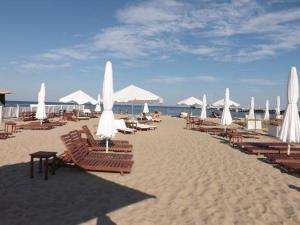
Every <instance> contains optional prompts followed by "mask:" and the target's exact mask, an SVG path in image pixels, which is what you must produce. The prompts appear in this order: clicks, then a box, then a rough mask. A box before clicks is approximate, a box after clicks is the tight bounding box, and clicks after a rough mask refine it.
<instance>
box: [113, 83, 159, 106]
mask: <svg viewBox="0 0 300 225" xmlns="http://www.w3.org/2000/svg"><path fill="white" fill-rule="evenodd" d="M114 101H115V102H122V103H137V104H138V103H145V102H148V103H162V102H163V99H162V98H160V97H159V96H158V95H155V94H153V93H152V92H150V91H146V90H144V89H142V88H139V87H136V86H134V85H129V86H128V87H126V88H124V89H122V90H119V91H117V92H116V93H115V94H114Z"/></svg>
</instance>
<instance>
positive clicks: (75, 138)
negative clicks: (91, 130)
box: [64, 130, 133, 160]
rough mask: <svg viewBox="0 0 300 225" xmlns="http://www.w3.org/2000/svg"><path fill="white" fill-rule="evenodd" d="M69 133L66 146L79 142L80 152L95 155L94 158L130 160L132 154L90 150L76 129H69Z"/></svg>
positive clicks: (90, 155)
mask: <svg viewBox="0 0 300 225" xmlns="http://www.w3.org/2000/svg"><path fill="white" fill-rule="evenodd" d="M68 135H70V137H69V140H70V141H69V142H68V143H64V144H65V146H66V148H68V147H70V146H71V147H72V146H73V145H76V144H77V143H79V145H80V146H81V150H82V152H83V153H84V154H85V155H86V156H89V157H95V158H106V159H118V160H131V159H132V157H133V155H132V154H123V153H103V152H99V151H94V150H90V149H89V148H88V146H87V145H86V143H85V142H84V140H82V138H81V135H80V132H78V131H77V130H74V131H70V132H69V133H68Z"/></svg>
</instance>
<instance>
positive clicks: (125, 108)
mask: <svg viewBox="0 0 300 225" xmlns="http://www.w3.org/2000/svg"><path fill="white" fill-rule="evenodd" d="M30 104H37V102H31V101H6V105H5V106H7V107H10V106H16V105H19V106H21V107H22V106H23V107H29V106H30ZM46 105H70V103H68V104H64V103H61V102H46ZM84 107H85V108H88V109H91V110H93V109H94V108H95V106H94V105H91V104H85V105H84ZM101 107H102V109H103V106H102V105H101ZM148 107H149V111H150V113H151V112H155V111H157V112H160V113H161V114H162V115H170V116H177V115H179V114H180V113H181V112H186V113H192V115H193V116H200V115H201V108H191V107H184V106H164V105H148ZM143 108H144V105H138V104H134V105H129V104H114V107H113V112H114V113H117V114H126V113H128V114H132V113H133V114H134V115H139V114H141V113H142V111H143ZM213 111H216V112H218V113H220V114H221V113H222V112H221V110H217V109H207V116H210V115H211V114H212V112H213ZM246 114H248V112H247V111H243V110H240V109H237V110H236V109H234V110H231V115H232V116H233V117H239V118H242V117H245V115H246ZM263 116H264V112H263V111H256V118H263ZM270 117H271V118H274V117H275V113H274V111H270Z"/></svg>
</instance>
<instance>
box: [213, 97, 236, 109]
mask: <svg viewBox="0 0 300 225" xmlns="http://www.w3.org/2000/svg"><path fill="white" fill-rule="evenodd" d="M224 102H225V99H224V98H222V99H220V100H218V101H216V102H214V103H213V104H212V106H214V107H224ZM228 104H229V107H232V106H234V107H239V106H240V104H239V103H236V102H234V101H232V100H230V99H229V101H228Z"/></svg>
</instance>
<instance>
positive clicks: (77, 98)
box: [59, 90, 97, 105]
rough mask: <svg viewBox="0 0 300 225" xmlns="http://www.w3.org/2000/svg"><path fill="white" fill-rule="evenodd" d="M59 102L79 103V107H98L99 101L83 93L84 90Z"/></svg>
mask: <svg viewBox="0 0 300 225" xmlns="http://www.w3.org/2000/svg"><path fill="white" fill-rule="evenodd" d="M59 102H63V103H77V104H79V105H83V104H87V103H91V104H92V105H96V104H97V101H96V100H95V99H94V98H92V97H91V96H89V95H88V94H86V93H85V92H83V91H82V90H79V91H76V92H74V93H72V94H69V95H67V96H65V97H63V98H60V99H59Z"/></svg>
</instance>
